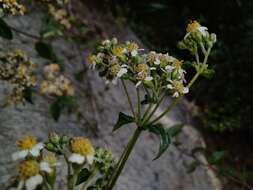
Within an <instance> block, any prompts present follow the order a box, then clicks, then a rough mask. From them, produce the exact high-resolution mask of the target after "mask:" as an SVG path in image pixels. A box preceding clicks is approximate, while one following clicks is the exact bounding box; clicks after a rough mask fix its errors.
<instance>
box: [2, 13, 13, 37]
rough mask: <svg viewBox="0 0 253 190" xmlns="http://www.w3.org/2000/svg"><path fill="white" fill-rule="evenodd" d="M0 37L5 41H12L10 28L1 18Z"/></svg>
mask: <svg viewBox="0 0 253 190" xmlns="http://www.w3.org/2000/svg"><path fill="white" fill-rule="evenodd" d="M0 36H1V37H3V38H5V39H8V40H12V39H13V35H12V31H11V28H10V27H9V26H8V24H7V23H6V22H5V21H4V20H3V19H1V18H0Z"/></svg>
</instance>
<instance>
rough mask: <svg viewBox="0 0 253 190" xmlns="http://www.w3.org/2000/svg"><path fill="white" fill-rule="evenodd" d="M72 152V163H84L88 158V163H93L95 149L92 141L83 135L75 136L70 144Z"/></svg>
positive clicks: (70, 159) (70, 158)
mask: <svg viewBox="0 0 253 190" xmlns="http://www.w3.org/2000/svg"><path fill="white" fill-rule="evenodd" d="M70 149H71V151H72V154H71V155H70V157H69V161H70V162H72V163H77V164H83V163H84V162H85V160H87V162H88V164H92V163H93V160H94V155H95V149H94V148H93V146H92V144H91V143H90V141H89V140H88V139H86V138H83V137H75V138H73V139H72V141H71V144H70Z"/></svg>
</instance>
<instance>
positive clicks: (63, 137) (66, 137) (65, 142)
mask: <svg viewBox="0 0 253 190" xmlns="http://www.w3.org/2000/svg"><path fill="white" fill-rule="evenodd" d="M68 143H69V137H68V136H67V135H63V136H62V137H61V144H68Z"/></svg>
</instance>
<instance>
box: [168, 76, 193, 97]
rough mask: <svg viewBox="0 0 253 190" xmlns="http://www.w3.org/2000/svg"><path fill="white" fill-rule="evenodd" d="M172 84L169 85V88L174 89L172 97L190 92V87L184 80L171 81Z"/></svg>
mask: <svg viewBox="0 0 253 190" xmlns="http://www.w3.org/2000/svg"><path fill="white" fill-rule="evenodd" d="M169 82H170V84H168V85H167V88H168V89H170V90H173V91H174V93H173V95H172V97H174V98H178V97H179V96H180V95H183V94H187V93H188V92H189V88H188V87H185V86H184V85H183V83H182V81H171V80H169Z"/></svg>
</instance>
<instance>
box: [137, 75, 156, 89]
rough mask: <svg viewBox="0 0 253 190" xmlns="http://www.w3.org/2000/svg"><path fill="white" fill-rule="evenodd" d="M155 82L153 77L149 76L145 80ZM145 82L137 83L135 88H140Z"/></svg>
mask: <svg viewBox="0 0 253 190" xmlns="http://www.w3.org/2000/svg"><path fill="white" fill-rule="evenodd" d="M152 80H153V77H151V76H147V77H146V78H145V79H144V82H145V81H147V82H148V81H152ZM142 82H143V81H141V80H140V81H138V82H137V83H136V85H135V87H136V88H137V87H138V86H140V85H141V83H142Z"/></svg>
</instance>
